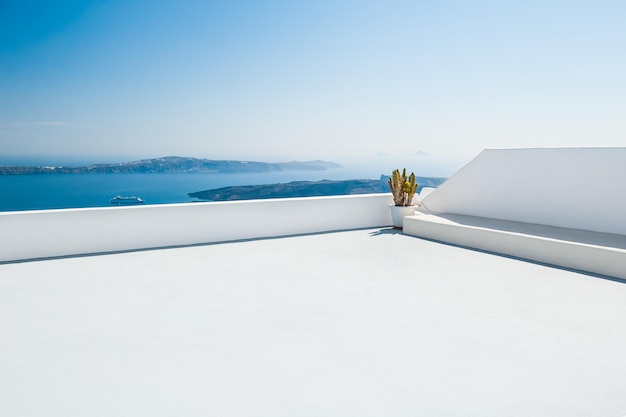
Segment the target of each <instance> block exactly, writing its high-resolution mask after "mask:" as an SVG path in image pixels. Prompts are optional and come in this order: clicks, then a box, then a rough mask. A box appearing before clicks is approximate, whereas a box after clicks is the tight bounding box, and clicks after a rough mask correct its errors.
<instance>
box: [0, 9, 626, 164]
mask: <svg viewBox="0 0 626 417" xmlns="http://www.w3.org/2000/svg"><path fill="white" fill-rule="evenodd" d="M624 22H626V2H624V1H622V0H619V1H617V0H616V1H605V0H596V1H576V0H570V1H558V0H555V1H550V0H543V1H533V0H531V1H524V2H509V1H440V2H439V1H438V2H434V1H419V0H416V1H393V0H391V1H384V2H383V1H341V0H334V1H324V0H322V1H313V2H308V1H306V2H305V1H233V2H227V1H220V2H214V1H188V0H178V1H161V0H150V1H148V0H137V1H132V0H125V1H121V0H120V1H118V0H112V1H80V0H74V1H63V0H59V1H30V0H22V1H13V0H3V1H2V2H0V159H1V158H2V157H9V156H10V157H16V156H38V157H41V156H44V157H48V158H50V160H54V159H55V158H57V159H59V158H69V157H87V158H92V159H94V160H103V159H105V160H106V159H108V160H111V159H116V160H125V159H134V158H144V157H158V156H165V155H185V156H196V157H208V158H215V159H222V158H230V159H257V160H267V161H279V160H292V159H300V160H303V159H327V160H333V161H337V162H340V163H341V162H345V161H351V160H359V161H378V162H380V161H394V162H397V161H402V162H403V163H404V162H406V163H409V164H414V165H416V166H420V165H423V166H424V167H431V168H429V170H430V171H431V173H432V172H434V171H436V169H435V168H432V167H435V166H440V167H444V166H445V167H452V166H456V165H459V164H462V163H464V162H467V161H469V160H470V159H471V158H472V157H473V156H475V155H476V154H477V153H478V152H479V151H480V150H482V149H484V148H511V147H544V146H545V147H562V146H626V77H625V76H624V74H626V47H625V45H626V25H625V24H624ZM0 162H1V161H0ZM372 163H374V162H372ZM446 169H448V168H442V169H441V171H445V170H446ZM415 170H416V171H419V169H418V168H415ZM442 174H445V172H442Z"/></svg>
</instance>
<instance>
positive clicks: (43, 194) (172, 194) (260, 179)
mask: <svg viewBox="0 0 626 417" xmlns="http://www.w3.org/2000/svg"><path fill="white" fill-rule="evenodd" d="M352 178H376V176H372V175H369V174H365V176H363V173H359V172H355V171H353V170H346V169H344V168H339V169H332V170H328V171H279V172H267V173H245V174H50V175H3V176H2V175H0V211H19V210H43V209H59V208H79V207H107V206H110V200H111V198H113V197H115V196H117V195H122V196H132V195H134V196H137V197H141V199H143V200H144V201H145V203H146V204H166V203H185V202H192V201H194V199H193V198H191V197H189V196H188V195H187V193H190V192H195V191H202V190H208V189H213V188H220V187H227V186H233V185H257V184H274V183H284V182H290V181H300V180H307V181H316V180H321V179H352Z"/></svg>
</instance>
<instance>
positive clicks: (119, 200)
mask: <svg viewBox="0 0 626 417" xmlns="http://www.w3.org/2000/svg"><path fill="white" fill-rule="evenodd" d="M111 204H112V205H114V206H134V205H136V204H143V200H142V199H141V198H139V197H135V196H134V195H133V196H129V197H122V196H120V195H118V196H117V197H113V198H112V199H111Z"/></svg>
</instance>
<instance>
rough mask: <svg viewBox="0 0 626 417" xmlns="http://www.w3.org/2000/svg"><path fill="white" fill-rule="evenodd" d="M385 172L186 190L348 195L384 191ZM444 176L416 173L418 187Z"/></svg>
mask: <svg viewBox="0 0 626 417" xmlns="http://www.w3.org/2000/svg"><path fill="white" fill-rule="evenodd" d="M387 178H388V177H387V176H384V175H383V176H381V178H380V179H378V180H344V181H331V180H322V181H294V182H289V183H284V184H268V185H243V186H235V187H224V188H217V189H213V190H205V191H197V192H194V193H189V196H190V197H194V198H198V199H201V200H208V201H231V200H256V199H266V198H293V197H315V196H326V195H349V194H370V193H387V192H389V186H388V185H387ZM445 180H446V179H445V178H431V177H419V178H418V179H417V181H418V183H419V184H420V189H421V187H424V186H426V187H437V186H439V185H440V184H441V183H443V182H444V181H445Z"/></svg>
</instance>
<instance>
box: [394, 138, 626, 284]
mask: <svg viewBox="0 0 626 417" xmlns="http://www.w3.org/2000/svg"><path fill="white" fill-rule="evenodd" d="M421 203H422V205H423V207H424V209H425V210H424V211H425V212H424V213H421V214H418V215H416V216H412V217H410V218H407V219H405V232H406V233H408V234H411V235H414V236H420V237H426V238H429V239H435V240H440V241H444V242H447V243H453V244H457V245H462V246H468V247H472V248H477V249H482V250H487V251H491V252H496V253H501V254H506V255H511V256H516V257H520V258H524V259H530V260H534V261H538V262H544V263H548V264H552V265H558V266H562V267H566V268H573V269H579V270H583V271H588V272H593V273H598V274H603V275H608V276H614V277H619V278H623V279H626V215H625V214H624V213H625V211H624V207H626V148H590V149H589V148H582V149H512V150H486V151H483V152H482V153H481V154H480V155H479V156H478V157H476V158H475V159H474V160H473V161H471V162H470V163H469V164H468V165H466V166H465V167H464V168H462V169H461V170H460V171H459V172H457V173H456V174H455V175H454V176H452V177H451V178H449V179H448V180H447V181H446V182H445V183H444V184H442V185H441V187H439V188H438V189H437V190H435V191H434V192H432V193H430V194H429V195H428V196H426V197H424V198H423V200H421Z"/></svg>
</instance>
